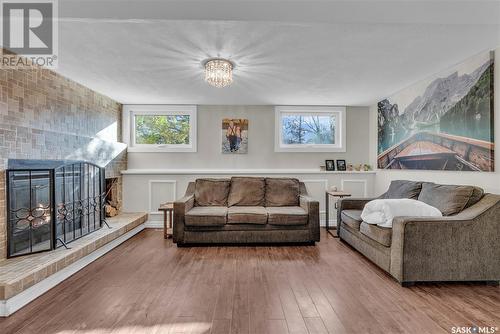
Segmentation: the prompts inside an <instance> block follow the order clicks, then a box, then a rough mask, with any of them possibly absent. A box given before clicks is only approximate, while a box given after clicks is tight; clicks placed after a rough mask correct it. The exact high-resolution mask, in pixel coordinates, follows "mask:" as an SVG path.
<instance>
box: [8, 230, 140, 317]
mask: <svg viewBox="0 0 500 334" xmlns="http://www.w3.org/2000/svg"><path fill="white" fill-rule="evenodd" d="M145 225H146V224H141V225H139V226H137V227H135V228H134V229H132V230H130V231H128V232H127V233H125V234H123V235H121V236H119V237H118V238H116V239H114V240H113V241H111V242H108V243H107V244H105V245H104V246H102V247H100V248H98V249H96V250H95V251H94V252H92V253H90V254H89V255H87V256H85V257H83V258H81V259H80V260H78V261H76V262H74V263H72V264H70V265H69V266H67V267H66V268H64V269H62V270H60V271H58V272H57V273H55V274H53V275H51V276H49V277H47V278H46V279H44V280H43V281H41V282H39V283H37V284H35V285H33V286H31V287H29V288H28V289H26V290H24V291H23V292H21V293H19V294H17V295H15V296H14V297H12V298H9V299H4V300H0V317H8V316H9V315H11V314H12V313H14V312H16V311H17V310H19V309H20V308H21V307H23V306H25V305H26V304H28V303H29V302H31V301H32V300H34V299H35V298H38V297H39V296H41V295H42V294H44V293H45V292H47V291H48V290H50V289H52V288H53V287H55V286H56V285H57V284H59V283H61V282H62V281H64V280H65V279H66V278H68V277H70V276H71V275H73V274H75V273H76V272H78V271H79V270H81V269H82V268H84V267H85V266H87V265H88V264H90V263H92V262H94V261H95V260H97V259H98V258H100V257H101V256H103V255H104V254H106V253H107V252H109V251H110V250H112V249H113V248H115V247H117V246H118V245H120V244H121V243H123V242H125V241H126V240H128V239H130V238H131V237H133V236H134V235H136V234H137V233H139V232H141V231H142V230H143V229H144V228H145Z"/></svg>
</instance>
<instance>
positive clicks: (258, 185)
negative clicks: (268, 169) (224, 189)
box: [227, 177, 266, 206]
mask: <svg viewBox="0 0 500 334" xmlns="http://www.w3.org/2000/svg"><path fill="white" fill-rule="evenodd" d="M265 195H266V181H265V179H264V178H263V177H232V178H231V187H230V190H229V198H228V200H227V205H228V206H233V205H238V206H263V205H264V200H265Z"/></svg>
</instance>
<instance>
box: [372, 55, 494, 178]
mask: <svg viewBox="0 0 500 334" xmlns="http://www.w3.org/2000/svg"><path fill="white" fill-rule="evenodd" d="M493 59H494V57H493V53H492V52H486V53H483V54H480V55H477V56H475V57H473V58H471V59H468V60H467V61H465V62H463V63H461V64H459V65H457V66H455V67H453V68H452V69H450V70H448V71H445V72H443V73H440V74H439V75H435V76H433V77H431V78H428V79H427V80H423V81H421V82H419V83H417V84H415V85H412V86H411V87H409V88H407V89H404V90H403V91H401V92H399V93H397V94H395V95H393V96H391V97H389V98H387V99H384V100H382V101H380V102H379V103H378V168H380V169H421V170H453V171H493V170H494V133H493V130H494V125H493V114H494V111H493V90H494V89H493V66H494V61H493Z"/></svg>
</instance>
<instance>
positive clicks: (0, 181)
mask: <svg viewBox="0 0 500 334" xmlns="http://www.w3.org/2000/svg"><path fill="white" fill-rule="evenodd" d="M121 108H122V106H121V104H119V103H118V102H116V101H114V100H112V99H110V98H108V97H106V96H103V95H101V94H99V93H96V92H94V91H92V90H91V89H89V88H86V87H84V86H82V85H80V84H78V83H76V82H74V81H71V80H69V79H67V78H64V77H62V76H61V75H59V74H57V73H55V72H53V71H50V70H47V69H42V68H36V67H33V68H32V69H6V68H0V261H1V260H2V259H5V258H6V255H7V250H6V233H7V225H6V203H5V169H6V168H7V160H8V159H12V158H17V159H77V160H87V161H92V162H94V163H97V164H98V165H101V166H106V176H107V177H120V170H123V169H126V165H127V157H126V146H125V144H122V143H121V123H122V122H121ZM120 184H121V182H120ZM120 193H121V191H120Z"/></svg>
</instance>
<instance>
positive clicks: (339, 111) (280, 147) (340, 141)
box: [274, 106, 347, 153]
mask: <svg viewBox="0 0 500 334" xmlns="http://www.w3.org/2000/svg"><path fill="white" fill-rule="evenodd" d="M274 115H275V118H274V151H275V152H305V153H307V152H345V151H346V147H347V143H346V141H347V135H346V124H347V122H346V107H345V106H275V107H274ZM284 115H308V116H320V115H331V116H333V117H335V121H336V126H335V142H334V144H284V143H283V142H282V137H283V129H282V127H281V124H282V118H283V116H284Z"/></svg>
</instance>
